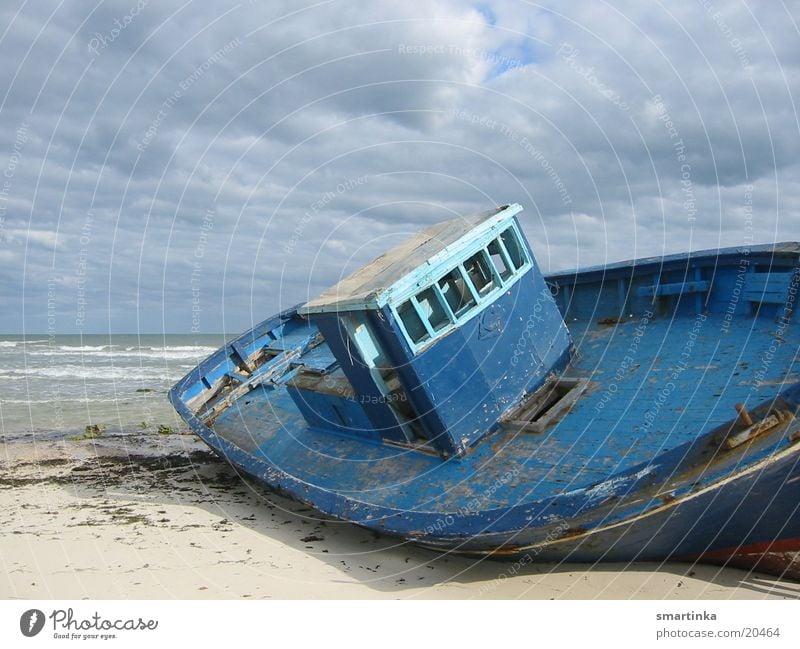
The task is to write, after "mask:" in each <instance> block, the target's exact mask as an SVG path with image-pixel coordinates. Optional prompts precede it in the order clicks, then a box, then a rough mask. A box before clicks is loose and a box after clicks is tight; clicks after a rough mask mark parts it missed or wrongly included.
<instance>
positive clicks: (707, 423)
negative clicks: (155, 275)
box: [170, 244, 800, 578]
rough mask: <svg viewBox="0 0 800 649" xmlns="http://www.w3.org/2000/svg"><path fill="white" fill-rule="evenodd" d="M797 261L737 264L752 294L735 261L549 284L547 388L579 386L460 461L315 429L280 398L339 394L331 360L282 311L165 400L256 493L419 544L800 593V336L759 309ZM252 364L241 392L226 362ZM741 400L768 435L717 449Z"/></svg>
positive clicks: (597, 272)
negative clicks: (749, 579)
mask: <svg viewBox="0 0 800 649" xmlns="http://www.w3.org/2000/svg"><path fill="white" fill-rule="evenodd" d="M799 250H800V249H799V248H798V246H797V245H796V244H782V245H781V246H776V247H762V248H754V249H750V250H748V251H747V253H746V255H747V262H748V263H747V266H748V267H749V268H756V270H757V271H760V269H765V272H756V273H755V274H754V276H753V278H750V279H747V278H744V279H742V275H743V273H742V272H741V263H740V261H741V259H742V256H743V253H742V251H739V250H726V251H715V252H713V253H699V254H696V255H693V256H691V257H689V256H687V255H682V256H681V255H677V256H674V257H671V258H665V259H658V260H639V261H636V262H629V263H625V264H618V265H615V266H612V267H606V268H603V269H588V270H585V271H577V272H572V273H560V274H556V275H551V276H550V277H548V278H547V279H548V283H549V284H550V286H551V288H552V289H553V292H554V294H555V295H556V298H557V302H558V305H559V308H560V310H561V312H562V314H563V315H564V319H565V321H566V322H567V324H568V326H569V328H570V330H571V333H572V336H573V339H574V341H575V345H576V347H577V349H578V352H579V354H578V355H577V357H576V358H575V359H573V361H572V362H571V363H570V364H569V365H568V366H566V367H561V368H560V371H561V373H562V376H563V377H567V378H570V379H574V380H585V381H587V382H588V385H589V386H590V387H589V389H587V391H586V393H585V394H584V395H582V396H581V397H580V399H579V400H577V401H576V402H575V403H574V404H572V405H571V407H570V408H569V410H568V411H567V412H566V413H565V414H563V415H562V416H561V417H560V418H558V419H555V420H553V421H552V422H550V423H548V424H547V426H545V427H544V428H543V430H541V431H540V432H537V433H531V432H530V431H522V430H519V429H515V428H514V427H513V426H502V427H499V428H498V429H497V430H493V431H491V434H490V436H489V437H488V438H487V439H486V440H485V441H484V442H482V443H481V444H478V445H476V446H475V447H474V448H472V449H470V452H469V453H467V454H466V455H465V456H464V457H460V458H455V457H452V458H446V459H443V458H441V457H435V456H432V455H429V454H426V453H421V452H417V451H414V450H409V449H403V448H398V447H396V446H392V445H387V444H381V443H372V442H369V441H365V440H364V439H362V438H358V437H357V436H348V435H347V434H346V431H345V432H344V433H342V431H337V434H332V433H331V431H328V430H324V429H322V428H320V427H318V426H309V425H308V424H307V423H306V421H305V419H304V418H303V417H302V416H301V414H300V413H299V412H298V411H297V408H296V406H295V403H294V401H293V400H292V399H291V398H290V397H289V395H288V393H287V388H286V386H287V383H288V382H289V381H291V379H292V377H293V376H296V373H297V372H298V371H299V369H300V368H303V367H307V368H313V369H314V370H315V371H318V372H319V375H320V376H321V377H323V379H324V377H326V376H327V377H332V378H330V386H335V385H336V380H335V377H336V374H335V372H336V363H335V359H333V357H332V356H331V354H330V352H329V351H328V350H326V348H325V345H324V343H322V344H320V340H319V336H318V332H317V331H316V329H315V328H314V327H313V326H311V325H310V324H309V323H308V322H307V321H306V320H305V319H303V318H300V317H299V316H297V315H296V311H295V310H294V309H290V310H288V311H286V312H284V313H282V314H279V315H277V316H275V317H273V318H270V319H268V320H266V321H265V322H263V323H261V324H260V325H258V326H257V327H255V328H254V329H253V330H251V331H250V332H247V333H246V334H244V335H242V336H241V337H239V338H238V339H237V340H236V341H233V342H232V343H230V344H229V345H227V346H226V347H224V348H223V349H221V350H219V351H218V352H216V353H215V354H214V355H212V356H211V357H209V358H208V359H207V360H206V361H204V362H203V363H201V364H200V365H199V366H198V367H197V368H195V369H194V370H193V371H192V372H190V373H189V374H188V375H187V376H186V377H185V378H184V379H182V380H181V381H180V382H179V383H178V384H176V386H175V387H174V388H173V389H172V391H171V392H170V400H171V402H172V403H173V405H174V406H175V407H176V409H177V410H178V412H179V413H180V414H181V416H182V417H183V418H184V419H185V420H186V422H187V423H188V424H189V425H190V426H191V427H192V429H193V430H194V431H195V432H196V433H197V434H198V435H199V436H200V437H201V438H202V439H203V440H204V441H205V442H206V443H207V444H208V445H209V446H210V447H211V448H212V449H214V450H215V451H216V452H218V453H219V454H220V455H222V456H224V457H226V458H227V459H228V460H229V461H230V462H232V463H233V464H234V465H236V466H238V467H239V468H240V469H242V470H243V471H244V472H246V473H248V474H250V475H251V476H253V477H255V478H256V479H258V480H259V481H261V482H262V483H264V484H265V485H266V486H268V487H269V488H271V489H274V490H277V491H279V492H281V493H284V494H286V495H289V496H291V497H293V498H295V499H297V500H300V501H302V502H305V503H307V504H309V505H310V506H312V507H313V508H315V509H316V510H318V511H320V512H323V513H325V514H327V515H330V516H333V517H336V518H339V519H341V520H345V521H350V522H352V523H354V524H358V525H361V526H364V527H367V528H370V529H373V530H375V531H377V532H380V533H384V534H389V535H393V536H397V537H401V538H403V539H407V540H410V541H412V542H415V543H418V544H420V545H423V546H426V547H430V548H435V549H438V550H442V551H454V552H459V553H465V554H474V555H492V556H494V557H498V558H499V557H504V558H510V559H515V560H518V561H524V562H527V561H532V560H536V561H547V562H551V561H557V562H560V561H579V562H595V561H616V562H620V561H622V562H626V561H634V560H637V561H664V560H669V559H682V560H702V561H712V562H717V563H726V562H728V563H732V564H734V565H740V566H743V567H750V568H753V567H755V568H758V569H759V570H766V571H770V572H774V573H777V574H781V575H783V576H785V577H793V578H799V577H800V564H798V562H797V561H796V558H795V557H796V555H795V553H798V552H800V512H798V507H800V443H798V441H800V435H799V434H798V430H800V422H798V420H797V419H796V416H797V413H798V410H799V409H800V371H799V370H800V368H797V367H796V357H797V351H798V349H800V332H798V331H795V329H797V327H796V326H795V325H793V324H792V317H791V316H792V313H791V309H790V310H789V312H788V316H789V317H788V319H787V318H786V317H785V316H786V313H785V312H786V304H787V299H783V298H780V299H778V298H774V296H772V292H774V290H773V289H774V286H773V285H774V282H773V279H774V278H775V277H779V278H788V279H787V280H786V281H790V282H791V283H790V284H788V285H787V286H788V289H789V290H790V291H791V290H793V287H795V286H796V281H795V277H796V274H795V268H796V266H797V259H798V251H799ZM766 270H768V271H769V273H772V274H773V275H771V276H770V277H772V279H771V278H770V277H767V278H766V280H765V281H766V284H764V287H763V288H762V291H761V294H760V295H761V297H760V298H759V296H758V295H757V291H756V289H755V288H754V287H756V284H755V283H754V282H755V279H754V278H755V277H759V278H761V276H762V275H768V274H769V273H767V272H766ZM687 275H689V277H690V279H691V282H689V281H687V279H686V278H687ZM653 277H656V280H655V281H654V280H653ZM762 279H763V278H762ZM740 280H741V281H740ZM759 281H761V280H759ZM781 281H783V279H781ZM763 283H764V282H763V281H762V284H763ZM758 286H761V285H760V284H759V285H758ZM779 288H780V291H783V293H781V295H783V294H784V293H786V290H787V289H786V287H784V286H783V285H782V284H780V287H779ZM748 291H749V292H748ZM780 291H778V292H780ZM768 294H769V296H770V297H768V298H767V297H765V296H766V295H768ZM791 295H793V293H786V297H787V298H788V297H791ZM734 296H738V297H736V299H735V300H734ZM700 297H702V302H701V301H700V299H699V298H700ZM745 298H746V299H745ZM782 299H783V302H781V300H782ZM789 303H790V304H791V305H792V306H793V298H792V300H789ZM781 309H783V311H781ZM690 341H691V344H690ZM264 350H267V352H269V353H266V354H264ZM687 350H688V351H687ZM258 355H260V357H259V358H260V360H259V363H258V364H257V367H255V365H256V364H255V363H254V364H252V365H251V369H252V371H249V372H247V373H246V374H245V375H242V371H241V367H242V365H241V363H240V361H241V360H242V359H244V358H255V357H256V356H258ZM564 364H566V359H564ZM738 403H745V404H746V406H747V409H748V410H749V413H750V415H748V416H751V418H752V421H754V422H757V423H758V422H762V421H764V422H766V421H767V420H769V418H770V417H777V419H775V422H776V423H775V425H772V426H769V427H767V426H766V424H765V428H764V430H763V431H759V432H758V434H755V435H753V436H752V438H748V439H747V440H746V441H745V442H743V443H738V444H736V445H735V446H732V447H730V446H731V442H730V440H731V439H732V436H733V435H734V434H735V433H737V434H740V435H741V434H743V433H742V432H741V431H742V430H744V431H747V430H750V428H748V426H746V425H745V424H744V423H742V415H737V413H736V411H735V410H734V405H735V404H738Z"/></svg>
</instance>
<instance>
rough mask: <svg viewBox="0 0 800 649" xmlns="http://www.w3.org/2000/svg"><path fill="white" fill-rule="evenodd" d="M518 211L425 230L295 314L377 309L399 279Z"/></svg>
mask: <svg viewBox="0 0 800 649" xmlns="http://www.w3.org/2000/svg"><path fill="white" fill-rule="evenodd" d="M521 210H522V207H521V206H519V205H517V204H513V205H503V206H502V207H496V208H494V209H491V210H487V211H485V212H478V213H476V214H470V215H467V216H459V217H457V218H455V219H450V220H448V221H443V222H441V223H437V224H435V225H432V226H430V227H428V228H425V229H424V230H422V231H421V232H418V233H417V234H415V235H414V236H412V237H410V238H409V239H407V240H406V241H404V242H402V243H401V244H399V245H397V246H395V247H394V248H391V249H390V250H388V251H386V252H385V253H383V254H382V255H380V256H379V257H376V258H375V259H373V260H372V261H371V262H369V263H368V264H366V265H365V266H362V267H361V268H359V269H358V270H356V271H355V272H354V273H352V274H350V275H348V276H347V277H345V278H344V279H343V280H341V281H340V282H339V283H338V284H336V285H334V286H332V287H331V288H329V289H327V290H325V291H324V292H323V293H322V294H320V295H319V296H318V297H316V298H314V299H313V300H310V301H309V302H306V304H304V305H303V306H302V307H301V308H300V309H298V313H300V314H306V313H320V312H325V311H347V310H354V309H359V308H379V307H380V306H382V305H383V304H385V303H386V301H387V298H388V295H389V294H390V293H391V289H392V287H393V286H394V285H395V284H397V283H398V282H399V281H400V280H402V279H403V278H405V277H407V276H408V275H410V274H411V273H413V272H414V271H415V270H416V269H418V268H420V267H422V266H426V265H432V264H433V263H435V262H436V261H438V260H440V259H441V258H442V257H443V256H450V255H452V254H454V253H455V252H457V251H458V250H459V249H461V248H462V247H463V246H464V245H467V244H468V243H469V242H470V241H472V240H473V239H474V238H475V237H476V236H479V234H480V233H482V232H484V231H485V230H488V229H490V228H491V227H492V226H493V225H495V224H496V223H498V222H500V221H503V220H505V219H508V218H510V217H512V216H513V215H515V214H516V213H517V212H520V211H521Z"/></svg>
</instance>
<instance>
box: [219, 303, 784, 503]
mask: <svg viewBox="0 0 800 649" xmlns="http://www.w3.org/2000/svg"><path fill="white" fill-rule="evenodd" d="M568 324H569V327H570V331H571V333H572V336H573V339H574V341H575V345H576V347H577V348H578V350H579V355H578V357H577V358H576V359H575V360H574V362H573V364H572V366H571V367H570V368H569V369H568V371H567V372H566V373H565V376H567V377H579V378H587V379H589V380H590V382H591V383H590V387H589V388H588V389H587V391H586V392H585V393H584V394H583V396H582V397H581V398H580V399H579V400H578V402H577V403H576V404H575V405H574V406H573V408H572V410H571V411H570V412H569V414H567V415H566V416H564V417H563V418H562V419H561V421H560V422H558V423H557V424H554V425H552V426H551V427H549V428H548V429H546V430H545V432H543V433H539V434H536V433H520V432H516V431H513V430H500V431H498V432H497V433H496V434H495V435H493V436H492V437H490V438H489V439H487V440H485V441H484V442H483V443H481V444H478V446H477V447H476V448H474V449H473V450H472V451H471V452H470V453H469V454H468V455H467V456H466V457H464V458H461V459H449V460H446V461H445V460H442V459H440V458H438V457H433V456H430V455H426V454H423V453H420V452H416V451H410V450H406V449H402V448H396V447H392V446H388V445H380V444H370V443H364V442H363V441H360V440H355V439H348V438H344V437H341V436H338V435H334V434H331V433H326V432H320V431H314V430H311V429H309V428H308V427H307V425H306V423H305V420H304V419H303V417H302V415H301V414H300V413H299V412H298V411H297V409H296V407H295V405H294V402H293V401H292V399H291V398H290V396H289V395H288V394H287V393H286V390H285V389H283V388H280V389H277V390H271V389H265V388H262V387H259V388H256V389H254V390H253V391H251V392H250V393H249V394H248V395H247V396H246V397H243V398H241V399H240V400H238V401H237V402H236V403H235V404H234V405H233V406H231V407H230V408H228V409H227V410H226V411H225V412H223V413H222V414H221V415H220V416H219V418H218V419H217V421H216V423H215V424H214V425H213V429H214V430H215V431H216V432H217V433H218V434H219V435H220V436H222V437H224V438H226V439H228V440H230V441H231V442H233V443H235V444H237V445H238V446H240V447H241V448H242V449H244V450H246V451H247V452H249V453H251V454H254V455H262V456H264V457H266V458H268V459H269V461H270V462H272V463H273V464H274V465H275V466H277V467H279V468H280V469H282V470H283V471H285V472H287V473H289V474H291V475H296V476H298V477H300V478H301V479H302V480H303V481H305V482H307V483H312V484H315V485H317V486H319V487H322V488H327V489H331V490H334V491H337V492H342V493H347V494H349V495H350V496H352V497H354V498H356V499H358V500H362V501H366V502H370V503H375V504H381V505H385V506H389V507H396V508H402V509H409V510H416V511H433V512H442V513H448V512H454V511H457V510H459V508H467V509H478V508H480V509H491V508H493V507H502V506H508V505H510V504H515V503H522V502H527V501H534V500H540V499H544V498H547V497H548V496H552V495H553V494H556V493H560V492H564V491H570V490H573V489H578V488H581V487H586V486H588V485H593V484H596V483H598V482H601V481H603V480H605V479H608V478H610V477H612V476H613V475H615V474H617V473H619V472H621V471H624V470H625V469H627V468H630V467H633V466H635V465H637V464H640V463H642V462H647V461H649V460H651V459H652V458H653V457H655V456H656V455H657V454H659V453H660V452H661V451H663V450H666V449H670V448H674V447H675V446H678V445H680V444H682V443H684V442H688V441H690V440H692V439H694V438H696V437H697V436H698V434H700V433H702V432H703V431H708V430H711V429H713V428H715V427H717V426H719V425H721V424H723V423H725V422H728V421H730V420H731V419H733V417H734V416H735V415H736V413H735V411H734V408H733V406H734V404H736V403H744V404H746V406H747V407H748V408H754V407H755V406H757V405H758V404H760V403H763V402H764V401H767V400H770V399H772V398H773V397H774V395H775V394H776V393H778V392H780V391H781V390H782V389H784V387H789V386H790V385H792V384H795V383H797V382H798V381H800V367H798V364H797V361H796V351H797V350H798V349H800V327H796V326H793V325H792V326H788V327H783V328H782V329H781V330H780V331H779V332H778V329H779V325H778V324H777V323H776V322H775V320H774V319H773V318H767V317H762V318H753V317H743V316H738V317H736V318H735V319H734V320H733V321H731V322H726V321H725V320H724V318H723V315H722V314H712V315H709V316H707V317H706V318H705V319H703V318H702V316H701V317H694V316H687V317H677V318H675V319H670V318H658V317H656V318H654V319H651V320H647V319H642V318H640V317H637V318H632V319H631V320H629V321H627V322H625V323H610V324H600V323H596V322H591V323H587V322H580V321H577V322H571V323H568ZM727 325H729V326H727ZM778 333H780V336H777V334H778ZM776 336H777V337H776ZM787 350H791V351H787ZM316 356H318V357H320V358H321V356H324V353H323V352H322V351H321V350H320V351H319V352H317V354H316ZM320 358H316V357H315V362H320ZM322 360H323V361H324V359H322ZM308 449H312V450H313V451H314V452H313V453H309V452H308Z"/></svg>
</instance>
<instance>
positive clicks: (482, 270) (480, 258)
mask: <svg viewBox="0 0 800 649" xmlns="http://www.w3.org/2000/svg"><path fill="white" fill-rule="evenodd" d="M464 270H466V271H467V275H469V279H470V281H471V282H472V285H473V286H474V287H475V290H476V291H477V292H478V295H480V296H484V295H486V294H487V293H489V291H491V290H492V289H493V288H494V278H493V277H492V271H491V270H489V264H488V263H486V258H485V257H484V255H483V250H479V251H478V252H477V253H475V254H474V255H472V257H470V258H469V259H467V261H465V262H464Z"/></svg>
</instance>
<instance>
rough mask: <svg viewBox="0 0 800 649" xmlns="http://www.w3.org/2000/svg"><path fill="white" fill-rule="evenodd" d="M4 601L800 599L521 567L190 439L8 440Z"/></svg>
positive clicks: (707, 574) (719, 583)
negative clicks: (363, 517) (269, 475)
mask: <svg viewBox="0 0 800 649" xmlns="http://www.w3.org/2000/svg"><path fill="white" fill-rule="evenodd" d="M0 526H1V527H0V530H2V531H1V532H0V562H2V563H0V565H1V566H2V572H1V573H0V598H4V599H13V598H23V599H42V598H56V599H82V598H90V599H99V598H104V599H117V598H119V599H123V598H131V599H162V598H166V599H171V598H178V599H192V598H209V599H219V598H234V599H235V598H254V599H259V598H275V599H294V598H341V599H345V598H348V599H349V598H355V599H372V598H395V599H407V598H449V599H478V598H494V599H497V598H509V599H511V598H513V599H516V598H530V599H595V598H599V599H629V598H637V599H766V598H770V599H772V598H792V599H794V598H797V597H798V596H800V584H795V583H791V582H781V581H778V580H776V579H774V578H772V577H768V576H764V575H760V574H755V573H747V572H744V571H740V570H734V569H721V568H717V567H714V566H702V565H695V566H692V565H687V564H677V563H670V564H664V565H655V564H646V563H641V564H639V563H634V564H630V565H615V564H602V565H595V566H588V565H576V564H571V565H567V564H564V565H551V564H530V565H527V566H524V567H521V568H520V567H518V566H516V567H515V566H514V564H511V563H503V562H496V561H485V560H484V561H475V560H474V559H465V558H462V557H457V556H447V555H440V554H436V553H433V552H429V551H426V550H422V549H419V548H416V547H413V546H411V545H409V544H407V543H401V542H397V541H395V540H393V539H389V538H380V537H376V536H375V535H373V534H372V533H370V532H368V531H366V530H362V529H360V528H357V527H355V526H352V525H349V524H345V523H340V522H337V521H333V520H330V519H323V518H321V517H320V516H319V515H317V514H315V513H314V512H313V511H311V510H310V509H308V508H307V507H305V506H303V505H301V504H298V503H295V502H292V501H290V500H287V499H285V498H282V497H280V496H277V495H275V494H272V493H269V492H267V491H266V490H264V489H262V488H261V487H259V486H258V485H255V484H253V483H251V482H248V481H246V480H245V479H244V478H242V477H241V476H239V475H238V474H237V473H236V472H235V471H234V470H233V469H232V468H231V467H230V466H229V465H227V464H226V463H225V462H223V461H222V460H220V459H219V458H217V457H216V456H215V455H214V454H212V453H211V452H210V451H208V450H207V448H206V447H205V446H204V445H203V444H202V443H200V442H199V441H197V440H195V438H193V437H192V436H188V435H177V434H172V435H159V434H153V433H148V434H140V435H108V436H103V437H101V438H98V439H93V440H76V439H48V440H44V441H43V440H41V439H39V440H37V441H35V442H32V441H30V440H26V441H20V440H17V441H6V442H5V443H4V444H3V446H2V453H1V454H0Z"/></svg>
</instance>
